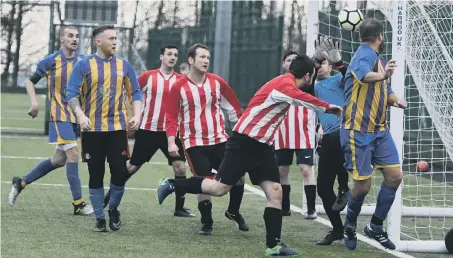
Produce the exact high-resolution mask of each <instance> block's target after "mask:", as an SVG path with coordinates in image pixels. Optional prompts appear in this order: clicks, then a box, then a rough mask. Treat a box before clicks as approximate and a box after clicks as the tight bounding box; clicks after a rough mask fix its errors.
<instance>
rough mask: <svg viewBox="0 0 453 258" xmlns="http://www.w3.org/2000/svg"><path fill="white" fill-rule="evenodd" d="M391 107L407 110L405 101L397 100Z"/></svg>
mask: <svg viewBox="0 0 453 258" xmlns="http://www.w3.org/2000/svg"><path fill="white" fill-rule="evenodd" d="M393 106H394V107H396V108H402V109H404V108H407V101H406V100H405V99H399V100H397V101H396V102H395V103H393Z"/></svg>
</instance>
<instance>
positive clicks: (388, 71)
mask: <svg viewBox="0 0 453 258" xmlns="http://www.w3.org/2000/svg"><path fill="white" fill-rule="evenodd" d="M395 69H396V61H395V60H393V59H392V60H390V61H389V62H388V63H387V65H386V66H385V71H384V79H385V80H387V79H388V78H390V77H391V76H392V75H393V72H394V71H395Z"/></svg>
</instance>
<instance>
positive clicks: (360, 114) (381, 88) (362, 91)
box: [342, 44, 393, 132]
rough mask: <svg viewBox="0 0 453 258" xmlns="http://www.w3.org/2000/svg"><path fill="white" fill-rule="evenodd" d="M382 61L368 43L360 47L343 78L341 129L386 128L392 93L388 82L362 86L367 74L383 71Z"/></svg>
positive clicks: (363, 130)
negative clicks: (389, 98)
mask: <svg viewBox="0 0 453 258" xmlns="http://www.w3.org/2000/svg"><path fill="white" fill-rule="evenodd" d="M384 69H385V60H384V58H383V57H382V56H381V55H379V54H378V53H377V52H376V51H374V50H373V49H372V48H371V47H370V46H368V45H367V44H361V45H360V47H359V48H358V49H357V51H356V52H355V53H354V56H353V57H352V59H351V63H350V64H349V67H348V70H347V72H346V75H345V79H344V98H345V105H344V112H343V122H342V127H343V128H345V129H353V130H355V131H360V132H378V131H384V130H385V129H386V128H387V118H386V116H387V97H388V95H390V94H392V93H393V90H392V88H391V86H390V82H389V80H386V81H380V82H376V83H363V82H362V80H363V78H364V77H365V75H366V74H367V73H369V72H383V71H384Z"/></svg>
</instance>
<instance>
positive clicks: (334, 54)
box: [323, 38, 341, 64]
mask: <svg viewBox="0 0 453 258" xmlns="http://www.w3.org/2000/svg"><path fill="white" fill-rule="evenodd" d="M323 46H324V48H325V49H326V50H325V51H324V52H323V56H324V57H325V58H326V59H327V60H329V61H330V62H331V63H334V64H336V63H338V62H340V61H341V54H340V42H339V41H334V40H333V39H330V38H325V39H324V42H323Z"/></svg>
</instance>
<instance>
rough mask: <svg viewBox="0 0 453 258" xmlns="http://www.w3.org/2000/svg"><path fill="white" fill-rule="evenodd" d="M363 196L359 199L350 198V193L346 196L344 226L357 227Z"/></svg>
mask: <svg viewBox="0 0 453 258" xmlns="http://www.w3.org/2000/svg"><path fill="white" fill-rule="evenodd" d="M364 199H365V196H364V195H361V196H359V197H352V191H350V192H349V194H348V210H347V213H346V224H349V225H357V217H358V216H359V214H360V211H361V210H362V204H363V200H364Z"/></svg>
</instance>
